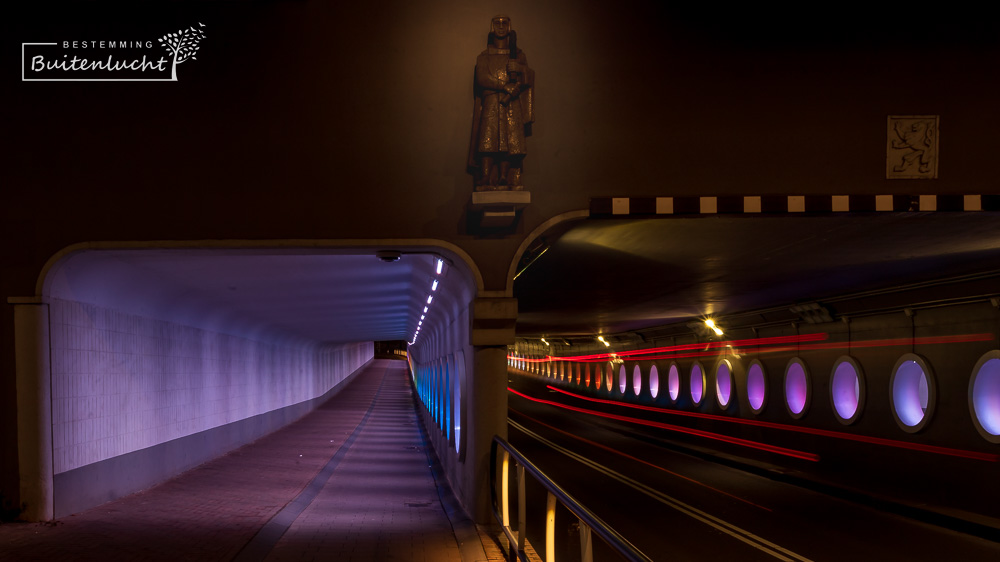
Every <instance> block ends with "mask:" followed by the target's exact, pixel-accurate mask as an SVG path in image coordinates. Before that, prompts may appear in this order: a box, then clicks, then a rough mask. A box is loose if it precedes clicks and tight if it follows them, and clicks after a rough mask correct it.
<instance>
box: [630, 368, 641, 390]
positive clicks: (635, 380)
mask: <svg viewBox="0 0 1000 562" xmlns="http://www.w3.org/2000/svg"><path fill="white" fill-rule="evenodd" d="M632 392H635V395H636V396H639V393H640V392H642V369H640V368H639V366H638V365H636V366H635V368H633V369H632Z"/></svg>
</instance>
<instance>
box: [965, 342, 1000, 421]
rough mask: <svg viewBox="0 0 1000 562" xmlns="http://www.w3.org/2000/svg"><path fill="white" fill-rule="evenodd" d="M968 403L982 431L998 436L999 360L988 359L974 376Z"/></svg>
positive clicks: (999, 419)
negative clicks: (970, 403) (970, 404)
mask: <svg viewBox="0 0 1000 562" xmlns="http://www.w3.org/2000/svg"><path fill="white" fill-rule="evenodd" d="M974 377H975V378H974V379H973V383H972V391H971V396H970V401H971V402H972V406H973V410H974V413H975V415H976V420H978V421H979V425H980V426H981V427H982V429H983V431H985V432H986V433H988V434H990V435H993V436H1000V359H998V358H992V359H989V360H987V361H985V362H983V364H982V365H981V366H980V367H979V370H978V371H977V372H976V374H975V375H974Z"/></svg>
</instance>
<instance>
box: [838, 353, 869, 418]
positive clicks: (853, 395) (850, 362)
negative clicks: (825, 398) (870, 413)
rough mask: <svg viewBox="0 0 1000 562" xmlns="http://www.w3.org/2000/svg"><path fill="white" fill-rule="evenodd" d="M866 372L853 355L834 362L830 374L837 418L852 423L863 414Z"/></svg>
mask: <svg viewBox="0 0 1000 562" xmlns="http://www.w3.org/2000/svg"><path fill="white" fill-rule="evenodd" d="M863 377H864V374H863V372H862V371H861V365H860V364H858V362H857V361H856V360H855V359H854V358H853V357H848V356H846V355H845V356H844V357H841V358H839V359H837V361H835V362H834V364H833V371H832V373H831V374H830V401H831V402H832V403H833V411H834V413H835V414H836V415H837V420H838V421H839V422H840V423H842V424H845V425H847V424H852V423H854V421H855V420H857V419H858V416H859V415H861V410H862V408H863V406H864V400H865V394H864V389H865V385H864V378H863Z"/></svg>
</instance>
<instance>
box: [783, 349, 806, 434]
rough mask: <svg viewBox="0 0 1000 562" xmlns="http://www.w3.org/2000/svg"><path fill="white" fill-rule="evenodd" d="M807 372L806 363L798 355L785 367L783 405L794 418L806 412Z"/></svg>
mask: <svg viewBox="0 0 1000 562" xmlns="http://www.w3.org/2000/svg"><path fill="white" fill-rule="evenodd" d="M809 390H810V388H809V374H808V371H807V370H806V364H805V362H803V361H802V360H801V359H799V358H798V357H795V358H793V359H792V360H791V361H789V362H788V366H786V367H785V407H787V408H788V413H789V414H791V416H792V417H793V418H795V419H799V418H801V417H802V416H804V415H805V414H806V409H807V408H808V406H809Z"/></svg>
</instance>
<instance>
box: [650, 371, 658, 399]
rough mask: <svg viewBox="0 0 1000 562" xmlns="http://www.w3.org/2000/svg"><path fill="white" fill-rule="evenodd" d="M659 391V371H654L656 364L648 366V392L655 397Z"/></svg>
mask: <svg viewBox="0 0 1000 562" xmlns="http://www.w3.org/2000/svg"><path fill="white" fill-rule="evenodd" d="M659 392H660V373H658V372H657V371H656V365H653V366H652V367H650V368H649V394H650V395H651V396H652V397H653V398H656V395H657V394H659Z"/></svg>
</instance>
